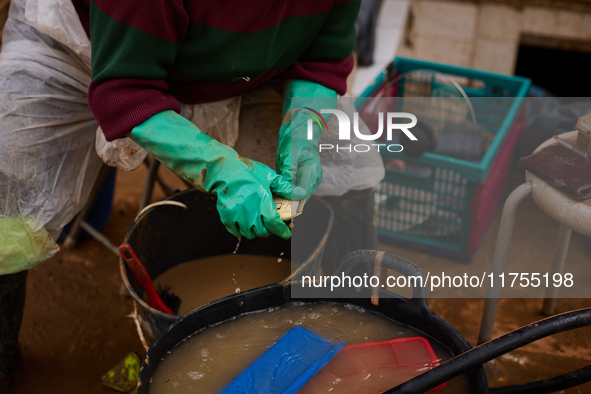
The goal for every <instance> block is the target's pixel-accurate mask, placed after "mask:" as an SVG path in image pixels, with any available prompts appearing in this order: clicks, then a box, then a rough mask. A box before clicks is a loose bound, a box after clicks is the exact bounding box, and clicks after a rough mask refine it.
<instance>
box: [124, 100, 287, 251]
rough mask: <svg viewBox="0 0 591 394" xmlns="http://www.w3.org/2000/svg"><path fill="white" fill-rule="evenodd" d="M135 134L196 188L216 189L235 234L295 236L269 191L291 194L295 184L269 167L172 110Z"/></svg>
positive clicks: (224, 218) (223, 214)
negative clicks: (218, 140)
mask: <svg viewBox="0 0 591 394" xmlns="http://www.w3.org/2000/svg"><path fill="white" fill-rule="evenodd" d="M131 136H132V137H133V138H134V139H135V141H136V142H137V143H138V144H140V145H141V146H142V147H143V148H144V149H146V150H147V151H148V152H149V153H150V154H152V156H154V157H155V158H156V159H157V160H158V161H160V162H161V163H163V164H164V165H165V166H166V167H168V168H169V169H170V170H172V171H173V172H175V173H176V174H177V175H179V176H180V177H182V178H183V179H185V180H186V181H188V182H189V183H191V184H192V185H194V186H195V187H196V188H197V189H198V190H201V191H203V192H208V193H215V194H216V195H217V209H218V212H219V214H220V218H221V221H222V223H223V224H224V225H225V226H226V228H227V229H228V231H229V232H230V233H231V234H233V235H234V236H236V237H240V236H245V237H247V238H249V239H253V238H255V237H267V236H269V235H271V234H276V235H278V236H280V237H281V238H284V239H288V238H289V237H290V236H291V231H290V230H289V227H288V226H287V225H286V224H285V223H284V222H283V221H282V220H281V218H280V217H279V214H278V213H277V208H276V206H275V203H274V202H273V197H272V194H271V193H276V194H278V195H280V196H282V197H285V198H290V195H291V184H290V183H289V182H288V181H286V180H284V179H282V178H281V177H280V176H279V175H278V174H277V173H276V172H275V171H273V170H272V169H271V168H269V167H268V166H266V165H264V164H262V163H258V162H256V161H252V160H250V159H247V158H245V157H242V156H240V155H239V154H238V153H237V152H236V151H235V150H234V149H232V148H230V147H229V146H226V145H223V144H221V143H219V142H217V141H216V140H214V139H213V138H211V137H209V136H208V135H207V134H204V133H202V132H201V131H200V130H199V129H198V128H197V127H195V125H194V124H193V123H191V122H190V121H188V120H187V119H185V118H183V117H182V116H180V115H179V114H177V113H176V112H174V111H164V112H161V113H159V114H156V115H154V116H152V117H151V118H150V119H148V120H146V121H145V122H144V123H142V124H141V125H139V126H136V127H135V128H134V129H133V130H132V131H131Z"/></svg>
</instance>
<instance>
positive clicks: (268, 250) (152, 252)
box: [120, 189, 333, 345]
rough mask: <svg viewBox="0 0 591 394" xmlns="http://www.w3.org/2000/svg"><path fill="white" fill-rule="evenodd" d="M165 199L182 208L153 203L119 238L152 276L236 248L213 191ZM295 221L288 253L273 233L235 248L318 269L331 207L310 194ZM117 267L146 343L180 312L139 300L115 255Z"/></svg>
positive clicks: (136, 284)
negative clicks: (295, 238)
mask: <svg viewBox="0 0 591 394" xmlns="http://www.w3.org/2000/svg"><path fill="white" fill-rule="evenodd" d="M167 201H176V202H180V203H183V204H184V205H185V206H186V207H187V209H183V208H181V207H179V206H173V205H162V206H155V207H154V208H152V209H150V210H149V211H147V212H146V213H145V214H143V215H142V216H141V217H140V218H139V219H138V220H137V221H136V222H135V223H134V224H133V225H132V227H131V228H130V230H129V231H128V233H127V235H126V237H125V240H124V242H128V243H129V244H130V245H131V246H132V247H133V249H134V250H135V252H136V253H137V255H138V257H139V258H140V260H141V261H142V262H143V264H144V266H145V267H146V269H147V271H148V273H149V275H150V277H151V278H156V277H157V276H158V275H160V274H162V273H163V272H165V271H167V270H168V269H170V268H172V267H175V266H177V265H179V264H183V263H186V262H188V261H192V260H196V259H200V258H206V257H211V256H218V255H224V254H232V253H233V252H234V251H235V250H236V245H237V242H238V240H237V239H236V237H234V236H233V235H231V234H230V233H229V232H228V231H227V230H226V228H225V227H224V225H223V224H222V223H221V221H220V217H219V214H218V211H217V209H216V198H215V196H213V195H208V194H204V193H202V192H199V191H197V190H194V189H193V190H187V191H183V192H180V193H177V194H175V195H174V196H171V197H170V198H168V199H167ZM294 222H296V226H295V227H294V230H293V232H294V235H295V234H296V232H297V236H298V237H299V238H300V239H301V242H298V244H299V245H302V246H304V247H303V248H299V249H298V250H297V251H294V252H293V253H292V248H291V241H290V240H284V239H281V238H279V237H277V236H271V237H268V238H256V239H253V240H249V239H246V238H242V240H241V242H240V247H239V249H238V253H239V254H241V255H248V254H251V255H262V256H274V257H279V256H280V255H282V256H283V257H284V258H287V259H290V260H291V261H292V268H293V267H296V270H297V271H298V272H299V273H301V272H306V273H311V274H315V273H317V271H318V269H319V267H320V264H321V262H322V255H323V252H324V245H325V244H326V240H327V238H328V235H329V234H330V230H331V228H332V222H333V211H332V208H331V207H330V206H329V205H328V204H327V203H325V202H324V201H322V200H321V199H319V198H312V199H310V200H309V201H308V202H307V203H306V206H305V209H304V212H303V214H302V215H301V216H298V217H297V218H296V219H294ZM282 253H283V254H282ZM120 272H121V278H122V280H123V283H124V284H125V286H126V288H127V290H128V291H129V293H130V294H131V296H132V297H133V299H134V302H135V305H136V308H137V311H138V313H137V317H138V321H139V324H140V326H141V329H142V331H143V335H144V336H145V339H146V341H147V345H149V344H151V343H153V341H154V340H155V339H156V338H158V336H159V335H160V334H161V333H162V332H163V331H164V330H165V329H166V328H167V327H168V326H169V325H170V324H172V323H174V322H175V321H177V320H178V319H179V318H180V317H179V316H175V315H169V314H167V313H163V312H160V311H158V310H156V309H154V308H152V307H150V305H149V304H148V303H147V302H146V301H144V299H143V298H142V295H143V294H144V290H143V289H142V287H141V285H140V284H139V282H138V281H137V280H136V279H135V277H134V276H133V274H132V273H131V271H130V270H129V268H128V267H127V265H126V264H125V262H124V261H123V259H120ZM140 336H141V335H140Z"/></svg>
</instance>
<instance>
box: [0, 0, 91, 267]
mask: <svg viewBox="0 0 591 394" xmlns="http://www.w3.org/2000/svg"><path fill="white" fill-rule="evenodd" d="M90 80H91V77H90V73H89V69H88V68H87V66H86V65H85V63H84V62H83V61H81V60H80V59H79V58H78V57H76V56H75V55H73V54H72V53H70V52H67V51H65V50H64V49H63V47H62V46H61V45H59V44H58V43H57V42H56V41H54V40H52V39H51V38H49V37H47V36H45V35H43V34H41V33H39V32H38V31H37V30H35V29H33V28H32V27H31V26H30V25H29V24H27V23H26V22H25V21H24V4H22V2H19V1H15V2H13V3H12V4H11V9H10V16H9V19H8V21H7V23H6V26H5V29H4V45H3V47H2V53H0V275H2V274H8V273H14V272H18V271H22V270H25V269H29V268H32V267H33V266H35V265H36V264H38V263H40V262H42V261H45V260H46V259H48V258H49V257H51V256H52V255H53V254H55V253H56V252H57V251H58V246H57V244H56V243H55V241H54V240H56V239H57V238H58V236H59V235H60V232H61V229H62V227H63V226H64V225H65V224H67V223H68V222H69V221H70V220H72V218H73V217H74V216H75V215H76V213H78V212H79V211H80V209H81V208H82V207H83V205H84V203H85V202H86V200H87V198H88V195H89V194H90V191H91V189H92V186H93V184H94V182H95V179H96V177H97V175H98V173H99V170H100V168H101V164H102V162H101V160H100V159H99V157H98V156H97V155H96V153H95V147H94V142H95V133H96V130H97V127H98V124H97V122H96V120H95V119H94V117H93V116H92V113H91V112H90V109H89V108H88V104H87V91H88V85H89V84H90Z"/></svg>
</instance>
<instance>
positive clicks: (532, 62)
mask: <svg viewBox="0 0 591 394" xmlns="http://www.w3.org/2000/svg"><path fill="white" fill-rule="evenodd" d="M538 40H540V38H538ZM531 41H532V40H531V39H525V40H523V39H522V43H521V45H520V46H519V52H518V54H517V64H516V66H515V75H519V76H523V77H527V78H530V79H531V80H532V84H534V85H537V86H539V87H541V88H543V89H545V90H547V91H548V92H550V93H552V94H553V95H554V96H557V97H591V52H590V51H587V48H586V47H587V45H588V44H585V45H576V43H572V42H570V43H568V42H565V41H559V40H553V39H548V38H544V39H542V40H540V42H539V43H533V44H534V45H532V43H531ZM541 43H545V45H548V46H550V45H554V47H553V48H552V47H548V46H543V45H540V44H541Z"/></svg>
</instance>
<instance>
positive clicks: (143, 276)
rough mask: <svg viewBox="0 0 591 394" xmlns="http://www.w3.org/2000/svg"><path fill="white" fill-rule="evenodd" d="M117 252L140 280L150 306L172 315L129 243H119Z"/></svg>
mask: <svg viewBox="0 0 591 394" xmlns="http://www.w3.org/2000/svg"><path fill="white" fill-rule="evenodd" d="M119 253H120V254H121V258H122V259H123V260H124V261H125V262H126V263H127V266H128V267H129V269H130V270H131V272H132V273H133V276H135V278H136V279H137V280H138V282H140V285H142V288H143V289H144V291H145V292H146V294H147V295H148V300H149V301H150V306H151V307H152V308H154V309H157V310H159V311H160V312H164V313H168V314H169V315H174V313H173V312H172V310H170V308H169V307H167V306H166V304H165V303H164V302H163V301H162V299H161V298H160V296H159V295H158V292H157V291H156V289H155V288H154V284H153V283H152V279H150V275H148V271H147V270H146V267H144V265H143V264H142V262H141V260H140V259H139V257H137V255H136V254H135V252H134V250H133V248H132V247H131V245H130V244H128V243H124V244H121V246H119Z"/></svg>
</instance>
